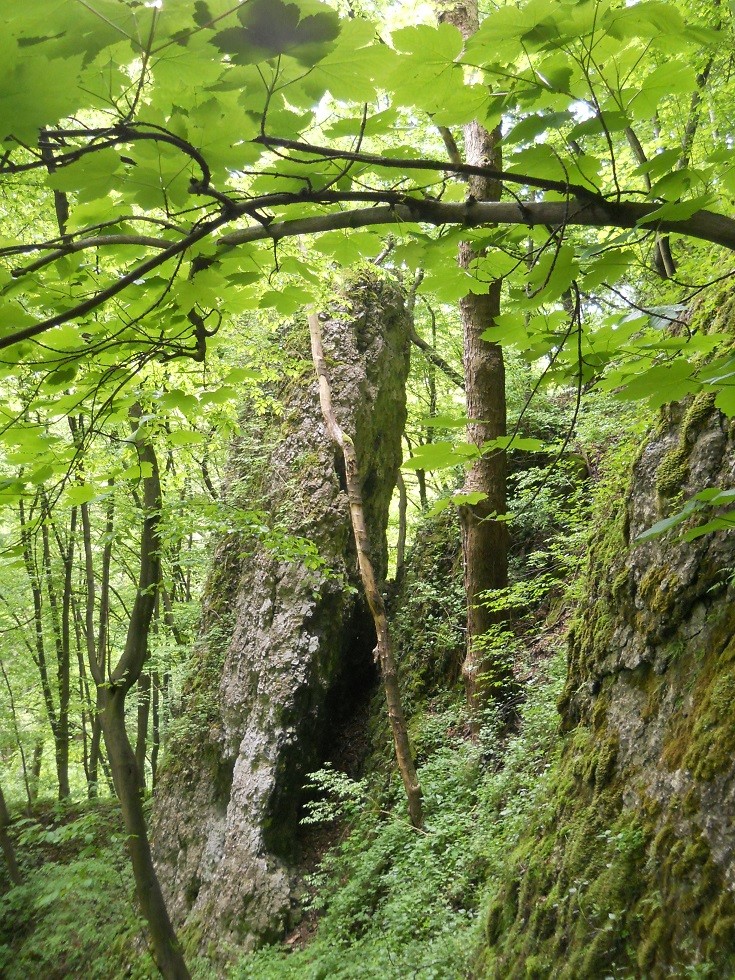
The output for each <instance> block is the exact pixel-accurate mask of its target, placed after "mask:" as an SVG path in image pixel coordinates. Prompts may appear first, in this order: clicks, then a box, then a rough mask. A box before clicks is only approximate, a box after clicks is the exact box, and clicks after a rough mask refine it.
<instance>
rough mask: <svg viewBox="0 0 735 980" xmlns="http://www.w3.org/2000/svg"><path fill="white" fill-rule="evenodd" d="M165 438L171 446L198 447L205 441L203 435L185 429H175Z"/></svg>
mask: <svg viewBox="0 0 735 980" xmlns="http://www.w3.org/2000/svg"><path fill="white" fill-rule="evenodd" d="M166 438H167V439H168V442H169V443H170V445H172V446H199V445H201V444H202V443H203V442H205V441H206V440H205V437H204V434H203V433H201V432H192V431H187V430H185V429H175V430H174V431H173V432H169V433H167V436H166Z"/></svg>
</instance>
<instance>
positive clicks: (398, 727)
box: [309, 314, 423, 827]
mask: <svg viewBox="0 0 735 980" xmlns="http://www.w3.org/2000/svg"><path fill="white" fill-rule="evenodd" d="M309 333H310V335H311V353H312V358H313V361H314V369H315V370H316V376H317V379H318V381H319V400H320V403H321V407H322V414H323V416H324V422H325V425H326V427H327V432H328V433H329V436H330V438H331V439H333V440H334V442H335V443H336V444H337V445H338V446H339V447H340V449H341V450H342V455H343V456H344V461H345V479H346V483H347V495H348V497H349V501H350V518H351V521H352V531H353V534H354V536H355V546H356V548H357V561H358V565H359V568H360V577H361V579H362V585H363V588H364V590H365V597H366V598H367V602H368V606H369V607H370V612H371V613H372V616H373V622H374V623H375V633H376V636H377V639H378V644H377V647H376V650H375V653H376V659H377V661H378V663H379V665H380V674H381V679H382V681H383V690H384V692H385V700H386V703H387V705H388V718H389V720H390V726H391V730H392V732H393V744H394V745H395V750H396V760H397V762H398V769H399V771H400V774H401V779H402V780H403V786H404V789H405V791H406V797H407V799H408V812H409V816H410V818H411V823H412V824H413V826H414V827H420V826H421V825H422V823H423V804H422V794H421V785H420V783H419V779H418V775H417V773H416V767H415V766H414V764H413V758H412V757H411V749H410V746H409V742H408V729H407V727H406V719H405V716H404V714H403V706H402V704H401V693H400V688H399V685H398V669H397V667H396V662H395V658H394V656H393V645H392V643H391V638H390V631H389V629H388V616H387V614H386V611H385V602H384V601H383V594H382V592H381V591H380V588H379V587H378V583H377V580H376V578H375V570H374V569H373V565H372V562H371V561H370V557H369V553H370V545H369V541H368V534H367V529H366V527H365V512H364V509H363V505H362V491H361V489H360V475H359V468H358V465H357V456H356V454H355V446H354V443H353V442H352V439H351V438H350V437H349V436H348V435H347V434H346V433H344V432H343V431H342V429H341V428H340V426H339V424H338V422H337V420H336V418H335V416H334V412H333V410H332V395H331V390H330V386H329V375H328V373H327V363H326V361H325V359H324V351H323V349H322V331H321V324H320V323H319V318H318V317H317V316H316V314H310V316H309Z"/></svg>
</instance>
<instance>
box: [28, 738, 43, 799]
mask: <svg viewBox="0 0 735 980" xmlns="http://www.w3.org/2000/svg"><path fill="white" fill-rule="evenodd" d="M44 743H45V740H44V739H43V737H40V738H37V739H36V744H35V745H34V746H33V757H32V758H31V771H30V772H29V774H28V802H29V803H30V805H31V806H35V803H36V800H37V799H38V787H39V785H40V783H41V764H42V762H43V746H44Z"/></svg>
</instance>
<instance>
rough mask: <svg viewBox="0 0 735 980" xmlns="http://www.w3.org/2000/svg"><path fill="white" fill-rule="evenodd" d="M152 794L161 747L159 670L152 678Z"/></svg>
mask: <svg viewBox="0 0 735 980" xmlns="http://www.w3.org/2000/svg"><path fill="white" fill-rule="evenodd" d="M151 681H152V684H151V687H152V690H151V792H153V790H154V789H155V788H156V774H157V772H158V750H159V746H160V739H161V730H160V724H161V719H160V711H159V697H160V689H161V678H160V675H159V673H158V671H157V670H154V671H153V674H152V677H151Z"/></svg>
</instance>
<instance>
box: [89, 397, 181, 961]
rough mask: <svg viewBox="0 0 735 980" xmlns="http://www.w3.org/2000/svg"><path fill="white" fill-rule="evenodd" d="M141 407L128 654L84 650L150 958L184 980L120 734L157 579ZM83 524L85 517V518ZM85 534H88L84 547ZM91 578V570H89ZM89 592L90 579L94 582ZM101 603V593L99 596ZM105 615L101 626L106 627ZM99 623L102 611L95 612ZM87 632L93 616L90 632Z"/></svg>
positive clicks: (157, 507) (156, 498)
mask: <svg viewBox="0 0 735 980" xmlns="http://www.w3.org/2000/svg"><path fill="white" fill-rule="evenodd" d="M142 414H143V412H142V409H141V407H140V405H137V404H136V405H135V406H133V407H132V408H131V409H130V415H131V421H132V427H133V431H134V432H136V433H137V435H138V437H139V438H138V440H137V442H136V445H137V448H138V455H139V458H140V462H141V464H147V466H148V467H149V474H148V475H147V476H146V477H144V478H143V526H142V530H141V536H140V552H139V553H140V568H139V571H138V581H137V591H136V596H135V601H134V603H133V607H132V609H131V610H130V617H129V620H128V628H127V634H126V637H125V647H124V649H123V652H122V654H121V655H120V658H119V660H118V662H117V664H116V665H115V666H114V667H112V666H111V665H110V667H106V659H107V658H106V657H105V656H104V650H105V646H106V641H105V640H104V632H105V631H106V626H105V630H103V629H101V630H100V639H98V642H97V644H95V643H94V642H92V643H90V644H89V657H88V659H89V669H90V672H91V674H92V676H93V677H94V680H95V684H96V685H97V708H98V718H99V721H100V724H101V727H102V733H103V735H104V738H105V747H106V749H107V757H108V759H109V761H110V768H111V769H112V777H113V782H114V785H115V791H116V792H117V795H118V798H119V799H120V805H121V808H122V814H123V821H124V824H125V829H126V831H127V837H128V851H129V853H130V859H131V862H132V865H133V875H134V877H135V890H136V894H137V896H138V901H139V902H140V908H141V911H142V913H143V916H144V918H145V920H146V922H147V924H148V929H149V933H150V937H151V944H152V953H153V958H154V960H155V961H156V965H157V967H158V969H159V970H160V971H161V974H162V975H163V976H164V977H165V978H166V980H189V976H190V974H189V971H188V969H187V967H186V964H185V962H184V958H183V955H182V953H181V949H180V946H179V942H178V940H177V938H176V933H175V932H174V928H173V925H172V924H171V919H170V918H169V915H168V911H167V909H166V904H165V902H164V900H163V893H162V892H161V886H160V884H159V882H158V878H157V876H156V871H155V868H154V865H153V858H152V856H151V849H150V844H149V841H148V828H147V827H146V823H145V815H144V812H143V800H142V794H141V775H140V770H139V768H138V765H137V763H136V760H135V752H134V751H133V748H132V746H131V744H130V740H129V738H128V733H127V731H126V728H125V698H126V696H127V693H128V691H129V690H130V689H131V687H132V686H133V685H134V684H135V683H136V682H137V681H138V678H139V677H140V675H141V672H142V670H143V667H144V664H145V662H146V658H147V655H148V638H149V634H150V628H151V620H152V618H153V610H154V608H155V604H156V592H157V589H158V584H159V581H160V578H161V539H160V533H159V525H160V519H161V481H160V475H159V471H158V460H157V458H156V453H155V450H154V448H153V445H152V443H151V442H150V441H149V440H148V439H147V438H146V435H145V433H142V432H141V431H140V428H139V426H140V422H139V420H140V418H141V416H142ZM83 520H84V517H83ZM87 542H89V535H88V533H87V530H86V528H85V545H86V543H87ZM87 572H88V575H89V576H91V568H90V565H89V564H88V566H87ZM92 585H93V580H92ZM103 596H104V590H103ZM106 615H107V614H106V612H105V623H106ZM100 616H101V618H102V612H101V613H100ZM91 627H92V616H91V615H90V623H89V626H88V632H90V630H91Z"/></svg>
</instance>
